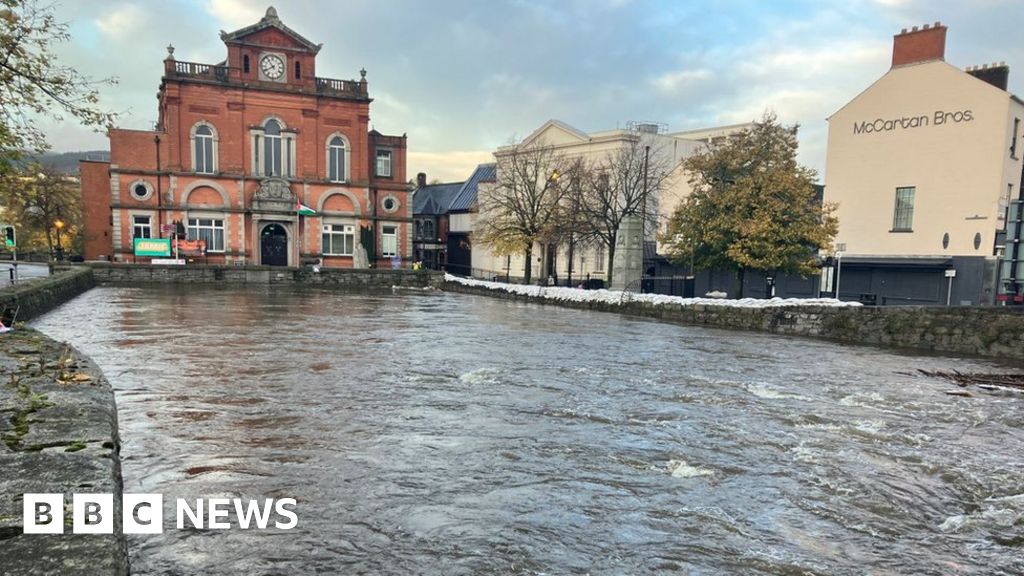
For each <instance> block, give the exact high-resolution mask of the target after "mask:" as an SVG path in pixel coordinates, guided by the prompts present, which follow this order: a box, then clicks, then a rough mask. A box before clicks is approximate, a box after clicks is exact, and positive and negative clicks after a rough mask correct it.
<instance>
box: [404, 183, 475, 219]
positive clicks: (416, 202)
mask: <svg viewBox="0 0 1024 576" xmlns="http://www.w3.org/2000/svg"><path fill="white" fill-rule="evenodd" d="M464 184H465V182H452V183H450V184H431V185H429V186H424V187H422V188H418V189H417V190H416V192H415V193H414V194H413V196H412V213H413V214H414V215H416V216H419V215H424V216H426V215H430V216H438V215H441V214H445V213H447V212H448V206H449V205H450V204H451V203H452V200H453V199H454V198H455V196H457V195H458V193H459V190H462V186H463V185H464Z"/></svg>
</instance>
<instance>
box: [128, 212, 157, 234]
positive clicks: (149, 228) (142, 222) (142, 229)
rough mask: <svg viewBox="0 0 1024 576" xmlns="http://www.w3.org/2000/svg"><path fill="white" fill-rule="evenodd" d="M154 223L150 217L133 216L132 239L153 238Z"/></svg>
mask: <svg viewBox="0 0 1024 576" xmlns="http://www.w3.org/2000/svg"><path fill="white" fill-rule="evenodd" d="M152 237H153V221H152V218H151V217H150V216H139V215H135V216H132V238H152Z"/></svg>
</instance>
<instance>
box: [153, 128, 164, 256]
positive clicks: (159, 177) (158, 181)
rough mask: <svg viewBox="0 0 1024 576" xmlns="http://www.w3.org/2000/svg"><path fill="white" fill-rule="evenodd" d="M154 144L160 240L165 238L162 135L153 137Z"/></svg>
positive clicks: (157, 223)
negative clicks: (161, 165)
mask: <svg viewBox="0 0 1024 576" xmlns="http://www.w3.org/2000/svg"><path fill="white" fill-rule="evenodd" d="M153 143H154V144H155V145H156V225H157V230H159V231H160V236H159V237H160V238H163V237H164V226H163V224H164V222H163V213H164V211H163V202H164V198H163V196H164V194H163V175H162V174H161V173H160V135H159V134H157V135H155V136H153Z"/></svg>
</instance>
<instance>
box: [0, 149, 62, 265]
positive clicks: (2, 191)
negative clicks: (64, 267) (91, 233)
mask: <svg viewBox="0 0 1024 576" xmlns="http://www.w3.org/2000/svg"><path fill="white" fill-rule="evenodd" d="M0 209H2V211H3V214H4V222H5V223H7V224H11V225H13V226H14V227H15V229H16V230H17V231H18V244H19V246H18V250H19V251H23V250H40V249H43V248H44V247H45V248H46V250H47V253H49V254H52V253H53V251H54V248H56V247H57V246H58V241H59V246H60V247H61V248H63V249H69V248H71V249H77V248H79V246H78V244H79V243H80V238H79V236H80V232H81V229H82V202H81V194H80V193H79V185H78V181H77V180H76V179H75V178H73V177H70V176H68V175H66V174H63V173H61V172H59V171H57V170H55V169H53V168H52V167H49V166H44V165H42V164H40V163H38V162H32V163H29V164H28V165H26V166H25V167H24V168H23V169H21V170H19V171H9V172H7V173H6V174H4V175H3V176H2V177H0Z"/></svg>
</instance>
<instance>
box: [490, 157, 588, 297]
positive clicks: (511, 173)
mask: <svg viewBox="0 0 1024 576" xmlns="http://www.w3.org/2000/svg"><path fill="white" fill-rule="evenodd" d="M495 159H496V161H497V178H496V181H495V183H494V184H493V185H491V186H484V187H481V188H480V190H479V192H478V199H477V205H478V207H479V219H478V221H477V226H476V230H475V231H474V234H473V235H474V238H475V240H476V241H477V242H480V243H482V244H486V245H488V246H489V247H490V248H491V251H492V252H493V253H494V254H497V255H501V256H505V255H511V254H523V255H524V256H525V259H526V264H525V266H524V269H523V280H524V282H526V283H527V284H529V283H530V282H531V280H532V268H533V267H532V259H533V248H534V245H535V244H545V243H548V242H550V241H553V240H554V239H555V237H556V236H557V229H558V226H557V222H558V218H559V217H560V216H561V215H562V214H564V212H563V211H562V200H563V198H564V197H565V195H566V192H567V190H570V189H571V183H570V182H568V179H567V176H568V175H570V174H572V171H571V170H570V169H569V164H568V163H567V162H566V161H565V159H564V158H563V157H562V156H561V155H559V154H557V153H556V152H555V150H554V148H552V147H551V146H547V145H545V144H544V143H543V142H532V143H526V144H512V145H510V146H507V147H505V148H502V149H501V150H499V151H498V152H497V153H496V154H495ZM563 173H565V175H563Z"/></svg>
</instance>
